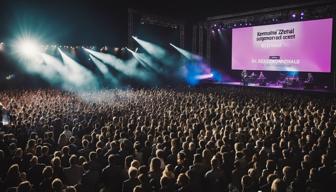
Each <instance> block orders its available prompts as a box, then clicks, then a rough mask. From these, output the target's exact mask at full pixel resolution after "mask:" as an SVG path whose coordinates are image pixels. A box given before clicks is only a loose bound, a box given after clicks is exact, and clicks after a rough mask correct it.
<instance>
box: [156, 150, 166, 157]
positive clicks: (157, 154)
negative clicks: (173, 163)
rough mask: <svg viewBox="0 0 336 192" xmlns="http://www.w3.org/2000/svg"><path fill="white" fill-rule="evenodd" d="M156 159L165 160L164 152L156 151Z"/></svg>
mask: <svg viewBox="0 0 336 192" xmlns="http://www.w3.org/2000/svg"><path fill="white" fill-rule="evenodd" d="M156 157H158V158H160V159H163V158H164V151H163V150H161V149H158V150H156Z"/></svg>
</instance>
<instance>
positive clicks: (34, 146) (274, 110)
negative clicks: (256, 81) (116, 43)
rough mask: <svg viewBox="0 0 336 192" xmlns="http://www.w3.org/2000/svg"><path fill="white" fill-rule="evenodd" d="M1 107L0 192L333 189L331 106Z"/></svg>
mask: <svg viewBox="0 0 336 192" xmlns="http://www.w3.org/2000/svg"><path fill="white" fill-rule="evenodd" d="M0 102H1V104H0V114H2V117H3V118H5V117H7V116H8V117H9V120H8V121H9V123H6V124H4V123H1V121H0V129H1V130H0V131H1V132H0V185H1V186H0V188H1V189H3V190H4V191H8V192H10V191H17V192H98V191H99V192H112V191H113V192H175V191H179V192H203V191H208V192H217V191H218V192H219V191H221V192H222V191H230V192H236V191H237V192H238V191H243V192H256V191H259V190H260V191H262V192H287V191H293V192H301V191H316V192H317V191H330V190H331V189H332V187H333V181H336V172H335V160H336V130H335V125H336V99H335V96H334V95H329V94H326V95H322V94H317V95H307V94H304V93H302V92H300V93H296V92H295V93H290V92H285V91H270V90H258V89H255V88H227V87H209V88H201V89H187V88H186V89H183V90H172V89H147V90H144V89H140V90H132V89H129V90H105V91H95V92H85V93H75V92H66V91H60V90H11V91H1V92H0ZM0 120H1V117H0ZM2 122H3V121H2Z"/></svg>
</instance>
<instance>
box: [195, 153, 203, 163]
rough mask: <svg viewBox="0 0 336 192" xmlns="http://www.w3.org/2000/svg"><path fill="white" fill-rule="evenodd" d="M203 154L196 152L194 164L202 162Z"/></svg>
mask: <svg viewBox="0 0 336 192" xmlns="http://www.w3.org/2000/svg"><path fill="white" fill-rule="evenodd" d="M202 160H203V159H202V155H201V154H198V153H197V154H195V155H194V164H197V163H202Z"/></svg>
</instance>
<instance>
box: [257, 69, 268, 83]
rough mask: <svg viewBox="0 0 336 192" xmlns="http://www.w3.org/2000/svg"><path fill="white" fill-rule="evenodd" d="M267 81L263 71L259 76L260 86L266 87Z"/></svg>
mask: <svg viewBox="0 0 336 192" xmlns="http://www.w3.org/2000/svg"><path fill="white" fill-rule="evenodd" d="M265 80H266V77H265V75H264V74H263V72H262V71H260V74H259V77H258V81H259V84H260V85H266V82H265Z"/></svg>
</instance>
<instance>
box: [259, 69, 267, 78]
mask: <svg viewBox="0 0 336 192" xmlns="http://www.w3.org/2000/svg"><path fill="white" fill-rule="evenodd" d="M258 79H259V80H260V79H266V77H265V75H264V74H263V72H262V71H261V72H260V74H259V77H258Z"/></svg>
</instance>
